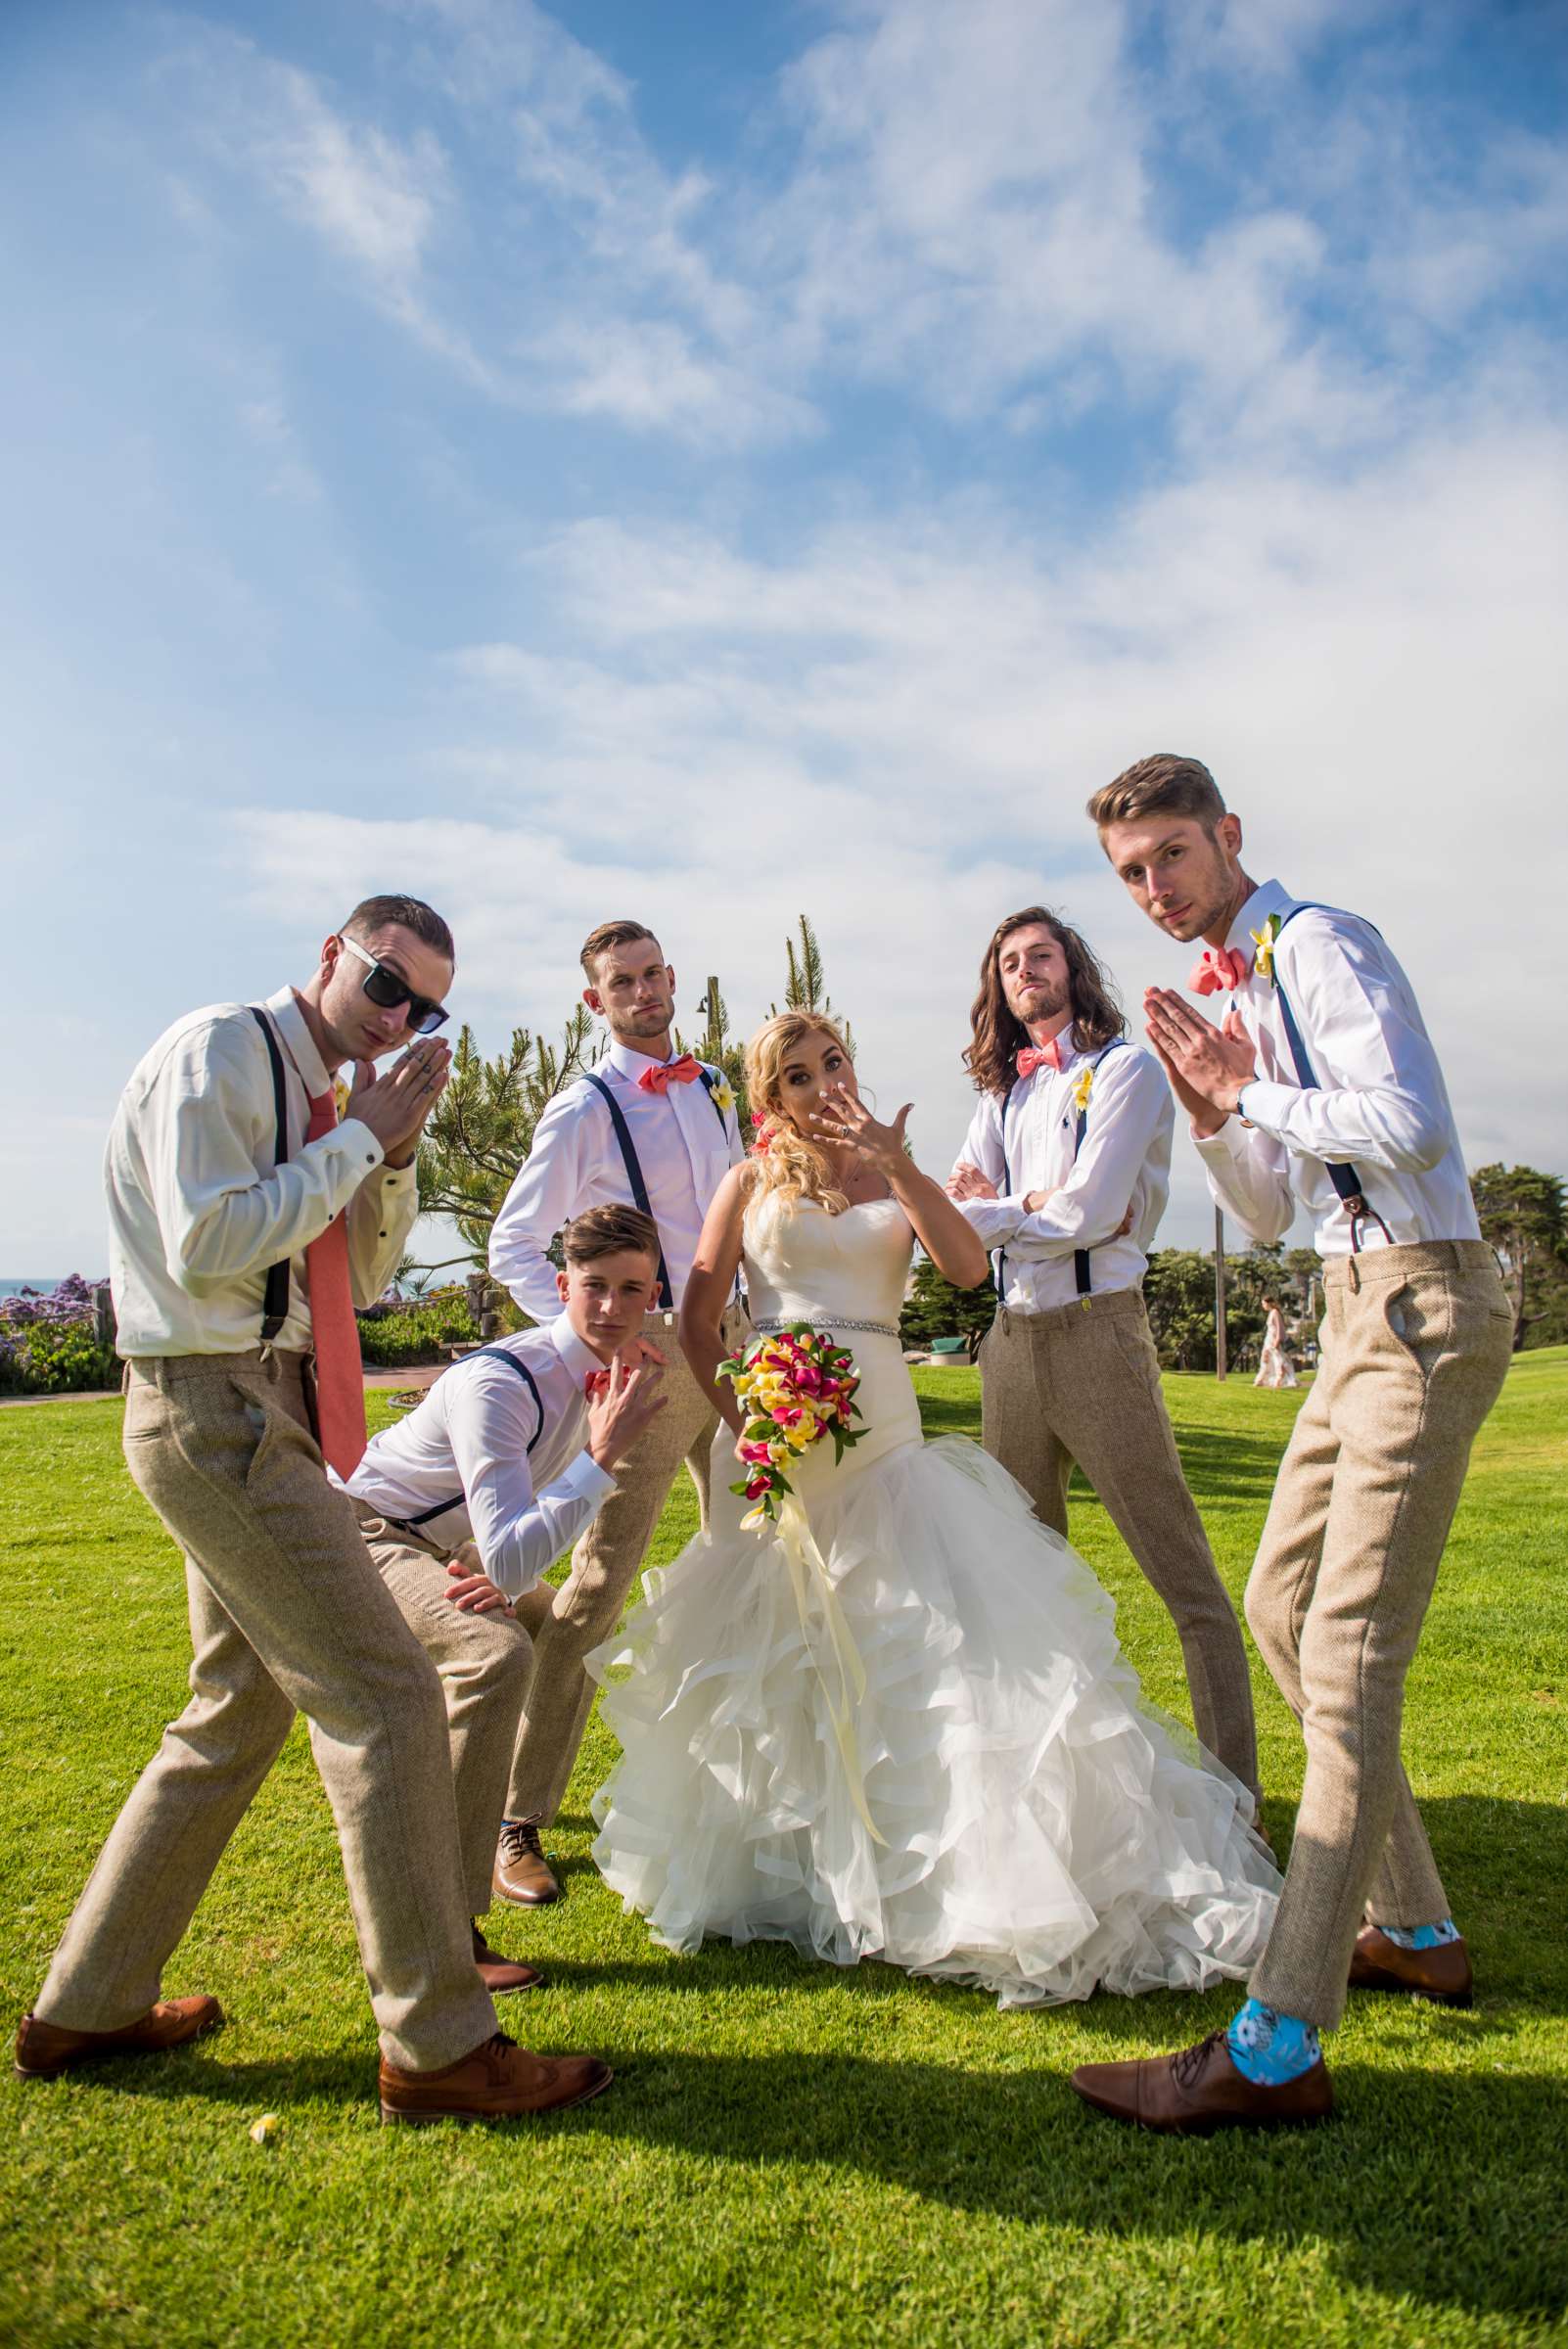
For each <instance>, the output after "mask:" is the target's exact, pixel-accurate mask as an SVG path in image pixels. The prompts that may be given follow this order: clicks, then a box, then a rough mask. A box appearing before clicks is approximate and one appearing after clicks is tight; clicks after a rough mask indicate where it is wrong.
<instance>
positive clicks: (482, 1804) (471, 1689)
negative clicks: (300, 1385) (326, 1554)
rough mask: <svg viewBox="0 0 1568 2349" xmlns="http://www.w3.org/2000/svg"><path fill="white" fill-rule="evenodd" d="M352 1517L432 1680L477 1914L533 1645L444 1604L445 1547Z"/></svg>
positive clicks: (482, 1905) (369, 1514)
mask: <svg viewBox="0 0 1568 2349" xmlns="http://www.w3.org/2000/svg"><path fill="white" fill-rule="evenodd" d="M355 1509H356V1512H357V1515H358V1518H359V1530H360V1533H361V1534H362V1535H363V1536H364V1542H365V1547H366V1548H367V1549H368V1550H369V1552H370V1554H371V1556H372V1557H373V1558H374V1559H375V1561H376V1566H377V1570H378V1572H379V1573H380V1575H381V1579H382V1581H383V1582H384V1583H385V1584H386V1586H387V1588H388V1589H389V1590H390V1591H391V1592H392V1596H393V1598H394V1599H395V1600H396V1601H397V1611H398V1613H399V1614H400V1615H401V1616H402V1619H403V1621H404V1623H406V1624H407V1626H408V1628H409V1630H410V1631H411V1632H412V1633H413V1635H414V1636H415V1638H416V1639H417V1640H418V1641H419V1644H420V1646H421V1647H422V1648H423V1649H424V1650H425V1653H426V1655H427V1656H429V1658H430V1660H431V1662H432V1663H433V1664H434V1665H435V1667H436V1670H437V1673H438V1676H439V1679H440V1683H441V1695H442V1696H443V1697H444V1698H445V1700H446V1734H447V1738H448V1741H449V1743H450V1747H451V1755H452V1787H453V1790H454V1792H455V1794H456V1797H457V1832H458V1837H459V1843H460V1848H461V1850H462V1855H463V1881H464V1883H465V1884H466V1886H467V1888H468V1891H467V1899H468V1907H469V1912H470V1914H471V1915H474V1916H483V1915H484V1911H485V1910H486V1909H487V1908H488V1907H489V1905H490V1879H491V1876H492V1874H493V1872H494V1868H495V1845H496V1839H497V1837H498V1836H499V1835H500V1832H501V1819H502V1817H503V1815H504V1813H505V1810H506V1786H507V1779H508V1777H509V1776H510V1774H511V1769H512V1748H513V1746H514V1745H515V1744H516V1742H517V1725H518V1717H519V1715H520V1714H521V1712H522V1709H523V1699H524V1697H525V1695H526V1694H527V1693H528V1685H529V1681H530V1679H531V1678H532V1674H533V1643H532V1641H531V1640H530V1637H529V1635H528V1633H527V1632H526V1631H525V1630H524V1629H523V1626H522V1625H521V1624H520V1623H516V1622H514V1621H513V1619H512V1617H511V1616H510V1615H508V1614H505V1613H503V1612H502V1610H501V1609H500V1608H499V1607H497V1608H494V1609H493V1610H491V1612H489V1613H488V1614H484V1615H477V1614H475V1613H474V1612H473V1611H472V1609H468V1608H463V1607H458V1606H454V1604H453V1603H452V1601H451V1599H450V1598H448V1596H447V1595H446V1594H447V1591H448V1590H449V1589H450V1588H451V1577H450V1575H449V1574H448V1573H447V1571H446V1561H447V1559H448V1558H450V1557H451V1556H452V1555H453V1552H452V1550H451V1549H449V1548H443V1547H442V1546H441V1544H440V1543H438V1542H427V1541H426V1539H425V1537H424V1535H423V1534H421V1533H418V1532H417V1531H415V1532H410V1531H409V1530H408V1529H407V1528H406V1527H404V1526H400V1525H389V1524H388V1522H387V1520H386V1519H385V1518H383V1517H378V1516H377V1515H376V1514H375V1512H374V1511H373V1510H371V1509H367V1508H366V1507H365V1505H364V1503H363V1502H362V1501H360V1502H356V1503H355Z"/></svg>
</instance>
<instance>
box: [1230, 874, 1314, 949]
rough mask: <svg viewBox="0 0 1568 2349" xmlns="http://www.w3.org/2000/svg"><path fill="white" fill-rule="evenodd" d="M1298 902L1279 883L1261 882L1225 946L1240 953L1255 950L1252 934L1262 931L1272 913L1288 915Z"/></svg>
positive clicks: (1232, 928) (1239, 914) (1240, 914)
mask: <svg viewBox="0 0 1568 2349" xmlns="http://www.w3.org/2000/svg"><path fill="white" fill-rule="evenodd" d="M1295 902H1296V900H1295V898H1293V897H1292V896H1291V894H1290V892H1289V890H1288V889H1285V888H1284V887H1283V886H1282V885H1281V884H1280V883H1279V882H1277V881H1261V882H1260V883H1259V884H1258V887H1257V888H1256V889H1255V890H1254V891H1253V893H1252V895H1251V897H1250V898H1248V899H1247V902H1246V904H1245V905H1243V907H1242V908H1241V911H1240V912H1239V913H1238V914H1237V916H1236V918H1235V920H1234V921H1233V922H1232V923H1231V925H1230V928H1229V930H1228V932H1227V933H1226V936H1225V944H1226V945H1227V946H1234V947H1235V948H1236V949H1237V951H1238V952H1240V953H1243V954H1250V953H1251V952H1252V950H1253V939H1252V934H1253V932H1254V931H1255V930H1261V929H1262V928H1263V926H1264V924H1265V922H1266V921H1267V920H1268V916H1269V915H1270V914H1271V913H1277V914H1281V915H1283V914H1285V913H1288V912H1289V910H1290V908H1291V906H1292V905H1294V904H1295Z"/></svg>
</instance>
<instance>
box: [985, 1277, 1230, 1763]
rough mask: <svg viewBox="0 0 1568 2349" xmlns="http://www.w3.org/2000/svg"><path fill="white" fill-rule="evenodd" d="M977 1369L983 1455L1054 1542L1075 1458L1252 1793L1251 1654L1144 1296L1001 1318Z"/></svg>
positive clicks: (1219, 1747) (1202, 1722)
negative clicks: (1165, 1383) (1183, 1450)
mask: <svg viewBox="0 0 1568 2349" xmlns="http://www.w3.org/2000/svg"><path fill="white" fill-rule="evenodd" d="M980 1373H981V1397H982V1403H981V1440H982V1442H983V1443H984V1445H985V1447H986V1450H987V1451H989V1452H990V1453H991V1456H992V1459H993V1460H997V1461H999V1462H1000V1464H1001V1466H1002V1467H1003V1468H1005V1469H1007V1471H1008V1472H1009V1474H1010V1475H1013V1476H1016V1477H1017V1479H1018V1481H1019V1483H1020V1484H1021V1485H1022V1486H1023V1488H1024V1490H1025V1492H1026V1493H1027V1494H1028V1495H1029V1497H1030V1499H1031V1500H1032V1501H1033V1502H1034V1504H1035V1514H1036V1515H1037V1516H1038V1518H1039V1519H1040V1521H1041V1523H1042V1524H1044V1525H1048V1526H1050V1527H1051V1528H1052V1529H1053V1530H1054V1531H1055V1532H1056V1533H1058V1534H1060V1535H1061V1536H1062V1538H1063V1540H1064V1541H1065V1540H1066V1539H1067V1486H1068V1479H1069V1477H1070V1476H1071V1475H1072V1472H1073V1463H1074V1461H1075V1460H1076V1461H1077V1462H1078V1464H1079V1466H1080V1468H1082V1469H1083V1471H1084V1475H1085V1477H1087V1479H1088V1481H1089V1483H1090V1484H1091V1485H1092V1486H1093V1488H1094V1490H1095V1492H1096V1493H1097V1494H1098V1495H1099V1497H1100V1499H1101V1500H1102V1501H1103V1502H1104V1504H1105V1510H1106V1514H1107V1515H1108V1516H1109V1518H1110V1520H1111V1522H1112V1524H1113V1525H1114V1526H1115V1527H1116V1530H1117V1532H1118V1533H1119V1534H1120V1535H1121V1537H1122V1539H1123V1541H1124V1542H1125V1543H1127V1545H1128V1548H1129V1549H1130V1551H1131V1552H1132V1555H1133V1557H1134V1559H1135V1560H1136V1561H1137V1564H1138V1566H1139V1567H1140V1569H1141V1570H1142V1573H1143V1575H1144V1577H1145V1579H1146V1580H1147V1582H1148V1583H1149V1585H1150V1587H1151V1588H1152V1589H1154V1590H1155V1591H1156V1592H1157V1594H1158V1595H1159V1597H1160V1598H1161V1599H1162V1600H1163V1601H1164V1603H1165V1606H1166V1608H1167V1609H1168V1611H1169V1613H1170V1616H1171V1620H1172V1622H1173V1623H1174V1624H1175V1625H1176V1636H1177V1638H1178V1639H1179V1640H1180V1642H1181V1658H1182V1662H1183V1663H1184V1664H1185V1666H1186V1674H1187V1687H1188V1689H1189V1690H1190V1692H1191V1696H1192V1719H1193V1725H1194V1727H1196V1729H1197V1732H1198V1735H1199V1737H1200V1739H1201V1740H1202V1742H1203V1743H1204V1744H1205V1745H1206V1746H1207V1747H1208V1749H1209V1751H1210V1753H1212V1754H1216V1755H1218V1756H1219V1758H1220V1760H1221V1761H1222V1763H1223V1764H1224V1766H1225V1768H1226V1769H1227V1770H1228V1771H1230V1772H1231V1773H1233V1774H1234V1775H1235V1776H1236V1777H1238V1778H1239V1779H1240V1780H1241V1783H1242V1784H1243V1786H1246V1787H1248V1788H1249V1789H1251V1790H1253V1791H1254V1792H1256V1790H1257V1786H1258V1740H1257V1731H1256V1729H1255V1727H1254V1724H1253V1712H1252V1686H1251V1682H1250V1681H1249V1680H1248V1678H1247V1651H1246V1647H1245V1645H1244V1643H1243V1640H1242V1636H1241V1626H1240V1624H1239V1623H1238V1622H1237V1620H1236V1611H1235V1609H1234V1607H1233V1606H1232V1605H1231V1603H1230V1600H1229V1598H1228V1597H1227V1596H1226V1593H1225V1588H1224V1585H1223V1584H1222V1582H1221V1580H1220V1574H1219V1569H1218V1568H1217V1567H1216V1565H1215V1562H1214V1553H1213V1551H1212V1550H1211V1549H1210V1547H1209V1539H1208V1536H1207V1535H1206V1534H1205V1532H1204V1530H1203V1521H1202V1519H1201V1518H1200V1517H1199V1515H1198V1512H1197V1509H1196V1507H1195V1506H1194V1504H1193V1499H1192V1496H1191V1494H1190V1493H1189V1492H1188V1491H1187V1485H1186V1479H1185V1477H1184V1476H1183V1475H1182V1473H1181V1462H1180V1459H1179V1457H1178V1456H1177V1453H1176V1438H1175V1436H1174V1435H1173V1434H1172V1432H1171V1414H1170V1412H1169V1411H1168V1410H1167V1409H1166V1407H1165V1396H1164V1393H1163V1391H1162V1389H1161V1386H1160V1364H1159V1359H1158V1358H1157V1356H1156V1354H1155V1351H1154V1340H1153V1338H1152V1337H1151V1336H1150V1334H1149V1317H1148V1314H1147V1313H1146V1311H1145V1310H1144V1304H1143V1298H1142V1294H1141V1292H1140V1291H1139V1290H1137V1289H1118V1290H1113V1291H1111V1292H1110V1293H1108V1294H1107V1295H1104V1296H1091V1297H1089V1298H1088V1299H1087V1300H1084V1299H1083V1298H1079V1299H1077V1300H1075V1302H1074V1303H1073V1304H1072V1305H1064V1306H1057V1307H1055V1308H1053V1309H1052V1310H1051V1311H1049V1312H1047V1313H998V1314H997V1316H996V1318H995V1320H994V1321H993V1322H992V1326H991V1329H990V1331H989V1332H988V1334H987V1337H986V1341H985V1344H984V1345H983V1346H982V1348H981V1350H980Z"/></svg>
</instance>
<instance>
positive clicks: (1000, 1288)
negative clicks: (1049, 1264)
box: [996, 1036, 1127, 1303]
mask: <svg viewBox="0 0 1568 2349" xmlns="http://www.w3.org/2000/svg"><path fill="white" fill-rule="evenodd" d="M1126 1040H1127V1039H1126V1037H1125V1036H1113V1037H1112V1038H1111V1041H1110V1042H1109V1043H1108V1044H1107V1045H1106V1046H1105V1049H1104V1051H1103V1052H1100V1053H1099V1054H1098V1055H1097V1056H1096V1057H1095V1058H1094V1059H1093V1060H1092V1061H1090V1063H1089V1066H1090V1068H1091V1069H1093V1070H1095V1071H1096V1072H1097V1071H1098V1069H1099V1066H1100V1062H1101V1061H1102V1060H1108V1059H1109V1058H1110V1056H1111V1054H1112V1053H1113V1052H1120V1050H1121V1049H1122V1046H1123V1044H1124V1043H1125V1042H1126ZM1017 1090H1018V1087H1017V1085H1016V1084H1015V1085H1013V1086H1012V1088H1011V1090H1010V1091H1009V1092H1008V1095H1007V1098H1006V1100H1005V1101H1004V1102H1003V1103H1002V1114H1001V1129H1002V1197H1003V1198H1004V1199H1005V1198H1006V1197H1007V1196H1008V1195H1009V1194H1010V1192H1011V1190H1012V1187H1013V1184H1012V1176H1011V1175H1010V1174H1009V1173H1008V1171H1007V1112H1008V1110H1009V1109H1011V1107H1012V1104H1013V1094H1014V1093H1016V1092H1017ZM1087 1126H1088V1103H1087V1102H1086V1101H1085V1102H1084V1106H1083V1108H1082V1109H1081V1110H1080V1111H1079V1113H1078V1115H1077V1117H1076V1118H1075V1119H1074V1121H1073V1163H1074V1165H1075V1166H1076V1165H1077V1164H1078V1154H1079V1152H1080V1151H1081V1150H1082V1149H1083V1147H1084V1131H1085V1129H1086V1128H1087ZM1073 1278H1074V1280H1075V1282H1076V1283H1077V1286H1078V1293H1079V1295H1080V1296H1081V1297H1086V1296H1088V1294H1089V1292H1090V1290H1091V1289H1092V1288H1093V1286H1094V1282H1093V1277H1092V1275H1091V1273H1090V1270H1089V1251H1088V1249H1087V1248H1075V1249H1074V1251H1073ZM1006 1283H1007V1251H1006V1249H1005V1248H998V1249H997V1251H996V1295H997V1297H998V1298H999V1299H1001V1300H1002V1302H1003V1303H1005V1301H1006V1296H1007V1286H1006Z"/></svg>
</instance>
